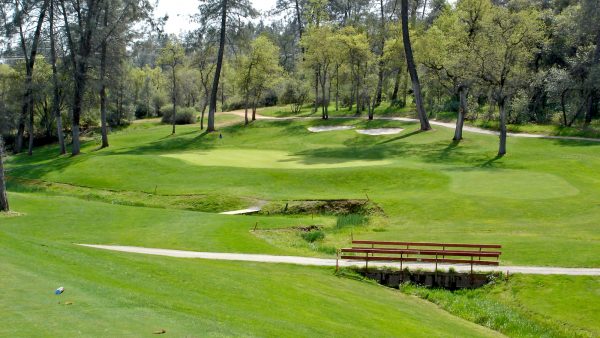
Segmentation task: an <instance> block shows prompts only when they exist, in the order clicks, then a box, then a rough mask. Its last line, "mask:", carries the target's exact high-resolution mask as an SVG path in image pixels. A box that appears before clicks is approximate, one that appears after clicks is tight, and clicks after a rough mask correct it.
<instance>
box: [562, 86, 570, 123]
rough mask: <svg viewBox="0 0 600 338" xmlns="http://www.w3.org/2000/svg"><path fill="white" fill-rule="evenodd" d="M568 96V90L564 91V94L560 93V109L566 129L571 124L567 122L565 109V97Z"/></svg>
mask: <svg viewBox="0 0 600 338" xmlns="http://www.w3.org/2000/svg"><path fill="white" fill-rule="evenodd" d="M566 95H567V90H566V89H565V90H563V91H562V93H560V107H561V109H562V116H563V125H564V126H565V127H567V124H568V123H569V122H568V121H567V110H566V108H565V96H566Z"/></svg>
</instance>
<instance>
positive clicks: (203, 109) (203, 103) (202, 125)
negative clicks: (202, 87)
mask: <svg viewBox="0 0 600 338" xmlns="http://www.w3.org/2000/svg"><path fill="white" fill-rule="evenodd" d="M208 95H209V94H208V92H207V93H206V96H205V99H204V100H203V102H202V115H201V116H200V130H204V113H205V112H206V107H207V106H208Z"/></svg>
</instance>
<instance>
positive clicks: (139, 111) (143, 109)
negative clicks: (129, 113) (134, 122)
mask: <svg viewBox="0 0 600 338" xmlns="http://www.w3.org/2000/svg"><path fill="white" fill-rule="evenodd" d="M148 116H150V107H148V106H147V105H145V104H141V105H138V106H137V107H135V118H136V119H143V118H144V117H148Z"/></svg>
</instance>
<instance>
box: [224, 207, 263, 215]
mask: <svg viewBox="0 0 600 338" xmlns="http://www.w3.org/2000/svg"><path fill="white" fill-rule="evenodd" d="M259 211H260V207H252V208H248V209H242V210H233V211H225V212H221V213H220V214H221V215H246V214H253V213H256V212H259Z"/></svg>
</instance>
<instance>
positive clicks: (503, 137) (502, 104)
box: [498, 98, 506, 156]
mask: <svg viewBox="0 0 600 338" xmlns="http://www.w3.org/2000/svg"><path fill="white" fill-rule="evenodd" d="M498 108H500V146H499V147H498V156H504V155H505V154H506V99H505V98H500V99H499V100H498Z"/></svg>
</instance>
